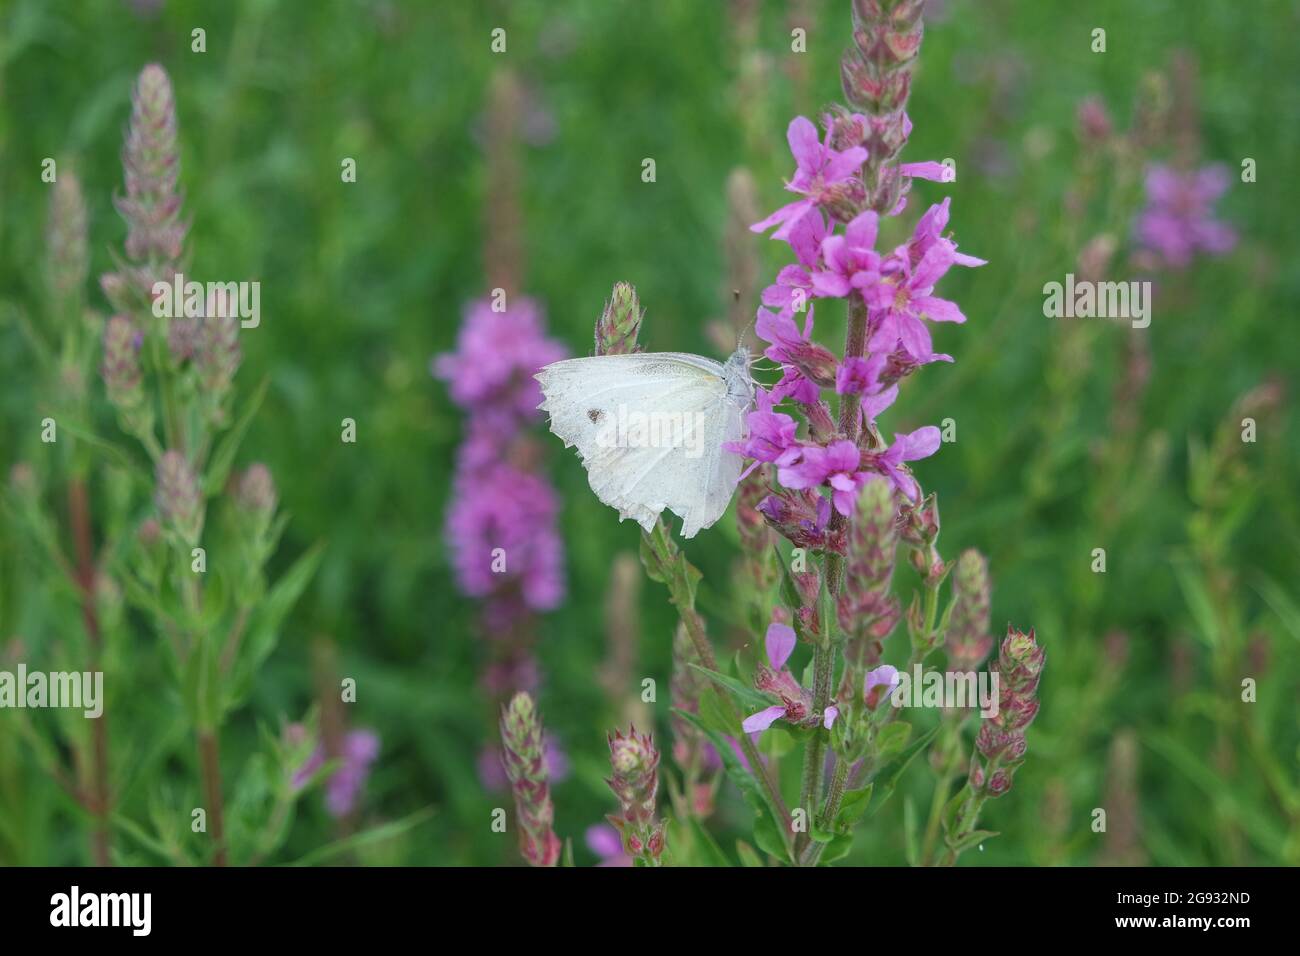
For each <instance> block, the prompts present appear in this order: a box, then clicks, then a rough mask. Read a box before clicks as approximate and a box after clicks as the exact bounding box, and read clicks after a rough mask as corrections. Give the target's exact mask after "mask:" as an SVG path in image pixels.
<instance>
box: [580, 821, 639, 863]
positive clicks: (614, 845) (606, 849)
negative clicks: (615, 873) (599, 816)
mask: <svg viewBox="0 0 1300 956" xmlns="http://www.w3.org/2000/svg"><path fill="white" fill-rule="evenodd" d="M586 840H587V849H589V850H591V852H592V853H594V854H596V856H598V857H600V862H599V863H597V864H596V865H597V866H632V865H633V864H632V858H631V857H630V856H628V855H627V854H626V853H624V852H623V838H622V837H621V836H619V832H618V831H617V830H615V829H614V828H613V827H612V826H610V825H609V824H608V823H597V824H594V825H593V826H589V827H587V832H586Z"/></svg>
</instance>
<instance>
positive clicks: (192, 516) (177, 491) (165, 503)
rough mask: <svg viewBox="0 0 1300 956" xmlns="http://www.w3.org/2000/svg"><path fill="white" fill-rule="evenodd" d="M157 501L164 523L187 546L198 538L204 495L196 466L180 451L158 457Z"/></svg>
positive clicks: (155, 498) (155, 495)
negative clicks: (196, 475) (200, 491)
mask: <svg viewBox="0 0 1300 956" xmlns="http://www.w3.org/2000/svg"><path fill="white" fill-rule="evenodd" d="M154 479H155V490H154V501H155V503H156V504H157V505H158V511H159V512H160V513H161V515H162V518H163V522H164V523H165V524H166V525H167V526H168V527H169V528H170V529H171V530H172V531H174V532H176V534H178V535H179V536H180V538H181V540H182V541H184V542H185V543H186V544H187V545H193V544H195V543H196V542H197V541H198V540H199V534H200V533H201V532H202V531H203V497H202V495H201V494H200V493H199V482H198V479H197V478H196V477H195V475H194V469H193V468H191V467H190V463H189V462H188V461H187V460H186V459H185V455H184V454H182V453H181V452H179V451H174V450H173V451H169V452H167V453H165V454H164V455H163V456H162V457H161V458H160V459H158V466H157V468H156V474H155V476H154Z"/></svg>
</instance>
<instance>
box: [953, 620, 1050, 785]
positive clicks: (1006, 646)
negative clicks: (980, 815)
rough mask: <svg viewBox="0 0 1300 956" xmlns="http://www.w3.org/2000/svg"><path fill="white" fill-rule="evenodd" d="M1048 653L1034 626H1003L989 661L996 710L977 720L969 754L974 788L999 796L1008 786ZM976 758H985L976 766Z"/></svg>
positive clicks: (1020, 758) (1020, 753)
mask: <svg viewBox="0 0 1300 956" xmlns="http://www.w3.org/2000/svg"><path fill="white" fill-rule="evenodd" d="M1045 663H1046V653H1045V652H1044V650H1043V648H1042V647H1040V646H1039V645H1038V642H1037V640H1036V638H1035V637H1034V631H1033V628H1030V630H1029V633H1027V634H1026V633H1023V632H1021V631H1017V630H1016V629H1015V628H1008V629H1007V636H1006V638H1004V639H1003V641H1002V646H1001V647H1000V648H999V650H998V659H997V660H996V661H994V662H993V664H991V665H990V667H989V670H990V672H991V673H994V674H997V675H998V681H999V683H998V712H997V715H996V716H993V717H987V718H985V719H983V720H982V721H981V722H980V729H979V733H978V734H977V735H976V737H975V750H976V752H977V754H978V757H977V756H975V755H972V760H971V786H972V789H973V790H974V791H975V792H977V793H980V794H981V795H983V796H986V797H999V796H1001V795H1002V794H1004V793H1006V792H1007V791H1008V790H1010V789H1011V778H1012V776H1013V775H1014V774H1015V771H1016V768H1017V767H1019V766H1020V764H1021V763H1023V762H1024V757H1025V750H1026V745H1025V728H1026V727H1028V726H1029V724H1030V723H1032V722H1033V719H1034V717H1036V716H1037V715H1038V681H1039V678H1040V677H1041V676H1042V673H1043V665H1044V664H1045ZM979 757H983V758H984V760H985V761H986V762H985V763H984V765H982V766H981V765H980V763H979Z"/></svg>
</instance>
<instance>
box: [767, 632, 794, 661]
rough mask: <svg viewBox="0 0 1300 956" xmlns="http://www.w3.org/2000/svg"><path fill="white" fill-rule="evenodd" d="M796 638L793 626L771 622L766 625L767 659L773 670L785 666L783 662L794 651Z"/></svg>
mask: <svg viewBox="0 0 1300 956" xmlns="http://www.w3.org/2000/svg"><path fill="white" fill-rule="evenodd" d="M795 642H796V638H795V635H794V628H792V627H790V625H788V624H778V623H776V622H773V623H771V624H769V625H768V627H767V637H766V639H765V643H766V644H767V660H768V663H770V664H771V665H772V669H773V670H778V671H779V670H780V669H781V668H782V667H785V662H786V661H788V660H789V659H790V655H791V654H793V653H794V645H795Z"/></svg>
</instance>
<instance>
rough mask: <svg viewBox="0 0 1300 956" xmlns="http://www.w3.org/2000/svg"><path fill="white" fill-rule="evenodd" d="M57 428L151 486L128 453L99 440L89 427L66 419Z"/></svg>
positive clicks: (148, 477)
mask: <svg viewBox="0 0 1300 956" xmlns="http://www.w3.org/2000/svg"><path fill="white" fill-rule="evenodd" d="M59 427H60V428H62V429H63V430H64V431H68V432H71V433H72V434H73V437H75V438H80V439H81V440H82V441H84V442H85V443H86V444H87V445H90V446H92V447H94V448H98V449H99V450H100V451H102V452H103V453H104V454H106V455H107V456H108V457H109V458H110V459H112V461H113V462H114V463H115V464H117V465H119V466H121V468H122V469H123V470H124V471H126V472H127V473H128V474H130V475H132V476H133V477H134V478H136V479H137V480H138V481H142V482H144V483H145V484H152V480H153V479H152V478H151V477H150V476H149V474H148V473H147V472H146V471H144V469H142V468H141V467H140V466H139V464H137V462H136V460H135V459H134V458H133V457H131V454H130V452H128V451H127V450H126V449H125V448H123V447H122V446H121V445H118V444H117V443H116V442H112V441H109V440H108V439H107V438H101V437H100V436H99V435H96V434H95V433H94V431H92V430H91V429H90V427H89V426H86V425H82V424H81V423H79V422H77V421H73V420H70V419H68V418H66V417H63V418H60V419H59Z"/></svg>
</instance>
